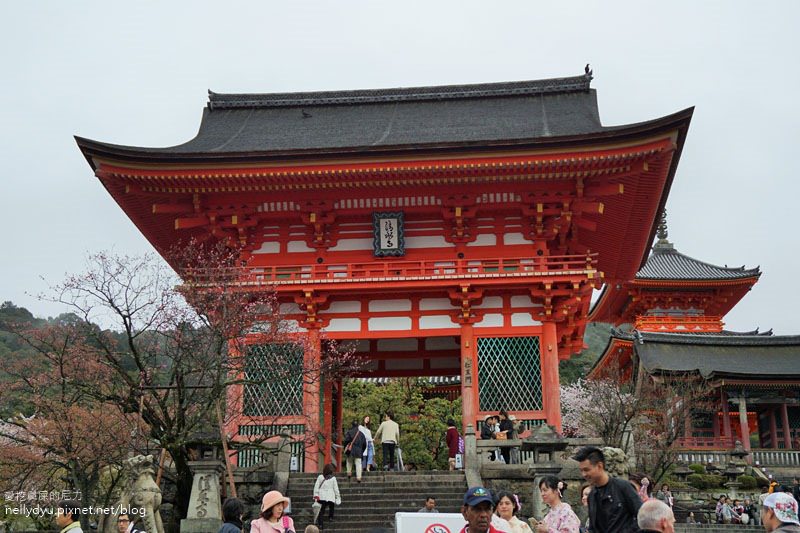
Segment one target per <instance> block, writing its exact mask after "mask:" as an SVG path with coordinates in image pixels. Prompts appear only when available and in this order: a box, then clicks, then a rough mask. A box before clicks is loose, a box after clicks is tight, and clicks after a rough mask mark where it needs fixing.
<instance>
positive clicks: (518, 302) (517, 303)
mask: <svg viewBox="0 0 800 533" xmlns="http://www.w3.org/2000/svg"><path fill="white" fill-rule="evenodd" d="M511 307H535V306H534V304H533V300H531V297H530V296H527V295H518V296H512V297H511Z"/></svg>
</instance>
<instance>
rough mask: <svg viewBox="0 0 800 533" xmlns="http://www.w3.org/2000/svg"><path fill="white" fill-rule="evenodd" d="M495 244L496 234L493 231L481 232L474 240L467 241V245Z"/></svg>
mask: <svg viewBox="0 0 800 533" xmlns="http://www.w3.org/2000/svg"><path fill="white" fill-rule="evenodd" d="M495 244H497V236H496V235H495V234H494V233H481V234H479V235H478V236H477V237H476V238H475V240H474V241H472V242H468V243H467V246H494V245H495Z"/></svg>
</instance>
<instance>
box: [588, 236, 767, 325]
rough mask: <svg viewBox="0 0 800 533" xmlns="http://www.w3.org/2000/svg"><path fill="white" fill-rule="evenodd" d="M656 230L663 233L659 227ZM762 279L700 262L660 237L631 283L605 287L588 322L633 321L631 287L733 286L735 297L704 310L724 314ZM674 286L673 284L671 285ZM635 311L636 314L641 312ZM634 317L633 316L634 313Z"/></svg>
mask: <svg viewBox="0 0 800 533" xmlns="http://www.w3.org/2000/svg"><path fill="white" fill-rule="evenodd" d="M659 231H662V230H661V228H660V229H659ZM759 277H761V269H760V268H759V267H755V268H746V267H744V266H741V267H728V266H718V265H714V264H712V263H706V262H704V261H700V260H698V259H695V258H693V257H689V256H688V255H685V254H682V253H680V252H679V251H678V250H676V249H675V247H674V246H673V244H672V243H671V242H669V241H668V240H667V239H666V236H662V238H660V239H659V240H658V242H656V244H655V245H654V246H653V248H652V251H651V253H650V255H649V256H648V258H647V260H646V261H645V262H644V264H643V265H642V267H641V268H640V269H639V271H638V272H637V273H636V275H635V276H634V278H633V280H630V281H628V282H626V283H623V284H617V285H615V286H613V287H610V286H609V285H604V286H603V289H602V291H601V293H600V296H599V297H598V298H597V300H596V301H595V302H594V305H593V306H592V309H591V310H590V311H589V317H590V320H593V321H608V322H621V321H625V320H632V319H633V318H634V316H632V315H631V313H632V310H631V309H630V305H631V303H632V295H631V293H630V289H631V288H632V287H641V288H645V289H646V288H647V287H648V286H651V285H653V284H655V285H658V290H661V291H663V290H664V289H665V288H674V289H675V290H676V291H687V290H689V291H691V290H696V289H697V288H698V287H699V288H701V289H702V288H709V287H714V286H717V285H720V284H725V285H727V286H729V287H732V290H733V291H734V294H733V295H732V296H729V297H725V298H722V299H719V300H718V301H717V302H716V303H715V305H713V306H712V307H713V309H708V310H707V311H709V312H713V313H716V314H719V315H725V314H726V313H727V312H728V311H730V310H731V309H732V308H733V306H735V305H736V304H737V303H738V302H739V300H740V299H741V298H742V297H744V295H745V294H746V293H747V291H748V290H750V287H752V286H753V285H754V284H755V283H756V282H757V281H758V278H759ZM672 284H674V285H672ZM641 311H642V310H641V309H640V310H638V311H637V312H641ZM634 314H635V313H634Z"/></svg>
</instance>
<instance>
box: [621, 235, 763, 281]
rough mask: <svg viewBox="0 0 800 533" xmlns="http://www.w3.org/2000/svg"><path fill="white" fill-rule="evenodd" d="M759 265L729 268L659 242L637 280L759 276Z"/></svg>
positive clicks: (714, 278)
mask: <svg viewBox="0 0 800 533" xmlns="http://www.w3.org/2000/svg"><path fill="white" fill-rule="evenodd" d="M760 275H761V271H760V270H759V267H755V268H750V269H748V268H745V267H744V266H741V267H738V268H729V267H727V266H724V267H721V266H717V265H713V264H711V263H706V262H703V261H699V260H697V259H694V258H693V257H689V256H688V255H684V254H682V253H680V252H679V251H678V250H676V249H675V248H674V247H673V246H672V244H669V245H668V246H666V245H664V244H663V243H658V244H656V245H655V246H653V252H652V253H651V254H650V257H649V258H648V259H647V261H646V262H645V264H644V266H643V267H642V268H641V270H639V272H637V273H636V278H635V279H636V280H698V281H699V280H728V279H744V278H753V277H759V276H760Z"/></svg>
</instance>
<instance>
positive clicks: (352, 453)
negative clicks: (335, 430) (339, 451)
mask: <svg viewBox="0 0 800 533" xmlns="http://www.w3.org/2000/svg"><path fill="white" fill-rule="evenodd" d="M343 444H344V455H345V464H346V465H347V481H350V477H351V472H352V470H353V467H354V466H355V471H356V481H357V482H358V483H361V458H362V457H363V456H364V449H365V448H366V446H367V439H366V438H365V437H364V434H363V433H361V432H360V431H359V430H358V421H357V420H353V423H352V424H351V425H350V429H348V430H347V433H345V435H344V443H343Z"/></svg>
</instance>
